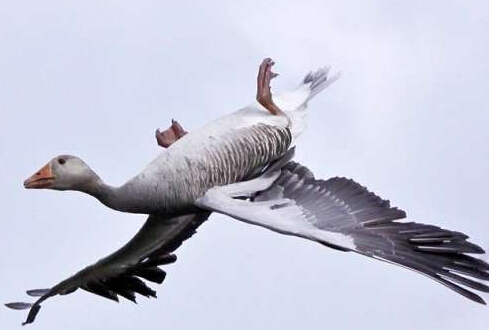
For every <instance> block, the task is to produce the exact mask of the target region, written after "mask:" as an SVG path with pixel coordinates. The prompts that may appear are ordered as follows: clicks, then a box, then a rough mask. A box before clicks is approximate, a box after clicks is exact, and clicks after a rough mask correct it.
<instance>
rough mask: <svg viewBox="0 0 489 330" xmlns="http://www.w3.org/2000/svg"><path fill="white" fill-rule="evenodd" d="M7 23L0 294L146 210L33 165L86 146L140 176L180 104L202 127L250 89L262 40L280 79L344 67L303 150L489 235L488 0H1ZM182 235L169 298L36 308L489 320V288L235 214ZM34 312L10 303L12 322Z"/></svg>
mask: <svg viewBox="0 0 489 330" xmlns="http://www.w3.org/2000/svg"><path fill="white" fill-rule="evenodd" d="M68 3H69V4H68ZM340 3H341V4H340ZM367 3H368V5H367ZM0 38H1V39H0V40H1V43H0V113H1V117H0V119H1V120H0V123H1V124H0V125H1V131H0V132H1V133H0V134H1V139H0V159H1V161H0V166H1V167H0V196H1V205H2V208H1V210H0V218H1V222H0V223H1V225H0V249H1V251H2V253H1V254H0V266H1V269H2V271H1V272H0V282H1V283H2V286H1V288H0V301H1V302H10V301H18V300H23V299H25V297H26V296H25V295H24V290H25V289H32V288H43V287H49V286H51V285H53V284H55V283H57V282H58V281H59V280H62V279H64V278H65V277H67V276H68V275H71V274H73V273H74V272H76V271H77V270H79V269H81V268H82V267H84V266H86V265H87V264H89V263H92V262H93V261H96V260H97V259H99V258H100V257H102V256H104V255H106V254H108V253H110V252H112V251H113V250H115V249H116V248H118V247H119V246H121V245H122V244H124V243H125V241H126V240H128V239H129V238H130V237H132V235H133V234H134V233H135V232H136V231H137V229H138V228H139V227H140V226H141V225H142V223H143V220H144V217H143V216H138V215H126V214H122V213H117V212H114V211H111V210H109V209H107V208H105V207H104V206H102V205H101V204H99V203H98V202H97V201H96V200H94V199H93V198H91V197H89V196H84V195H81V194H79V193H73V192H65V193H62V192H53V191H27V190H25V189H23V187H22V182H23V180H24V179H25V178H26V177H27V176H29V175H31V174H32V173H33V172H34V171H35V170H37V169H38V168H39V167H41V166H42V165H44V164H45V163H46V162H47V161H48V160H49V159H51V158H52V157H53V156H55V155H58V154H62V153H70V154H75V155H78V156H80V157H82V158H83V159H84V160H85V161H86V162H87V163H88V164H90V165H91V166H92V167H93V168H94V169H95V170H96V171H97V172H98V173H99V174H100V175H101V177H102V178H103V179H104V180H105V181H106V182H108V183H111V184H121V183H123V182H124V181H125V180H127V179H129V178H130V177H132V176H133V175H134V174H136V173H137V172H138V171H140V170H141V169H142V168H143V167H144V166H145V165H146V164H147V163H149V162H150V161H151V160H152V159H153V158H154V157H155V156H156V155H157V154H158V152H160V150H159V148H158V147H157V146H156V143H155V141H154V137H153V134H154V130H155V129H156V128H157V127H166V126H167V125H168V124H169V122H170V119H171V118H176V119H178V120H179V121H180V122H181V123H182V125H183V126H184V127H185V128H186V129H188V130H190V131H191V130H192V129H194V128H196V127H198V126H200V125H203V124H204V123H206V122H207V121H208V120H210V119H212V118H217V117H219V116H222V115H224V114H227V113H229V112H231V111H234V110H236V109H238V108H239V107H242V106H244V105H246V104H247V103H249V102H251V101H252V100H253V98H254V95H255V77H256V70H257V65H258V64H259V62H260V61H261V59H262V58H263V57H265V56H271V57H273V59H274V60H275V61H276V62H277V65H276V69H275V70H276V71H277V72H279V73H280V74H281V75H280V77H279V78H277V80H276V81H275V82H274V86H273V89H274V90H284V89H286V88H290V87H294V86H296V85H297V84H298V82H299V81H300V80H301V79H302V77H303V76H304V75H305V74H306V73H307V72H308V71H309V70H311V69H315V68H317V67H320V66H323V65H325V64H330V65H332V67H333V70H335V71H341V72H342V74H343V76H342V78H341V79H340V80H339V81H338V82H336V83H335V84H334V85H332V86H331V87H330V88H328V89H327V90H326V91H325V92H323V93H322V94H320V95H319V96H318V97H316V98H315V99H314V100H313V101H312V102H311V103H310V107H309V112H310V113H309V127H308V130H307V131H306V132H305V133H304V135H303V136H302V137H301V139H300V140H299V141H298V151H297V160H298V161H300V162H301V163H303V164H305V165H307V166H309V167H310V168H311V170H313V171H314V173H315V174H316V176H317V177H319V178H325V179H326V178H328V177H331V176H336V175H339V176H347V177H351V178H354V179H355V180H356V181H358V182H360V183H362V184H363V185H366V186H367V187H369V188H370V189H371V190H373V191H374V192H376V193H377V194H379V195H380V196H382V197H383V198H386V199H390V200H391V203H392V204H394V205H396V206H398V207H400V208H402V209H404V210H406V211H407V213H408V216H409V218H410V219H411V220H415V221H419V222H428V223H434V224H438V225H441V226H444V227H447V228H450V229H454V230H459V231H463V232H465V233H467V234H468V235H470V236H471V237H472V239H473V241H474V242H476V243H478V244H480V245H482V246H483V247H484V248H486V249H487V248H489V234H488V232H489V219H488V216H487V203H488V200H489V192H488V190H487V186H488V184H489V174H488V172H487V169H488V168H489V144H488V137H489V133H488V127H489V106H488V104H489V101H488V90H489V82H488V78H487V76H488V72H489V60H488V59H489V4H488V2H487V1H479V2H477V1H457V2H455V1H454V2H453V3H451V2H449V1H429V2H427V1H404V2H402V3H401V2H398V1H369V2H366V1H361V2H360V1H352V2H349V1H341V2H340V1H338V2H335V3H333V2H329V1H324V0H319V1H308V0H301V1H291V2H290V3H286V2H285V1H275V2H267V1H241V2H240V3H239V4H238V3H236V4H233V5H231V4H224V2H210V1H202V2H200V4H195V3H191V2H186V1H175V2H171V4H168V3H167V2H165V3H164V2H160V1H137V2H127V3H125V2H123V1H104V4H100V3H99V1H80V2H78V3H77V4H74V2H72V1H70V2H66V1H42V2H41V1H10V2H7V1H4V2H3V3H2V6H1V8H0ZM177 254H178V257H179V259H178V261H177V263H175V264H174V265H170V266H168V267H166V270H167V271H168V277H167V279H166V280H165V282H164V284H163V285H161V286H159V287H157V292H158V297H159V298H158V299H157V300H147V299H144V298H143V299H139V304H138V305H133V304H132V303H130V302H126V301H122V302H121V303H119V304H116V303H113V302H110V301H107V300H105V299H102V298H99V297H96V296H93V295H90V294H88V293H85V292H82V291H80V292H77V293H75V294H72V295H69V296H63V297H57V298H55V299H52V300H50V301H47V302H46V303H45V304H44V305H43V308H42V310H41V312H40V314H39V317H38V319H37V320H36V323H35V324H34V325H33V328H36V329H39V330H41V329H194V328H199V329H259V328H262V329H306V328H315V329H318V328H321V329H335V330H336V329H382V330H385V329H397V330H403V329H406V330H408V329H409V330H412V329H444V330H449V329H471V330H475V329H487V324H489V309H488V307H485V306H481V305H477V304H475V303H473V302H471V301H469V300H467V299H465V298H463V297H461V296H459V295H457V294H455V293H453V292H452V291H450V290H448V289H446V288H445V287H443V286H442V285H439V284H437V283H435V282H433V281H431V280H429V279H427V278H425V277H422V276H420V275H418V274H416V273H413V272H409V271H407V270H405V269H402V268H398V267H394V266H392V265H388V264H384V263H381V262H378V261H375V260H370V259H368V258H365V257H362V256H357V255H354V254H351V253H340V252H337V251H333V250H329V249H327V248H325V247H323V246H321V245H319V244H314V243H312V242H309V241H306V240H303V239H299V238H292V237H285V236H280V235H278V234H276V233H273V232H270V231H267V230H265V229H262V228H259V227H253V226H249V225H247V224H244V223H240V222H238V221H235V220H232V219H230V218H227V217H225V216H220V215H213V216H212V217H211V219H210V220H209V221H208V222H207V223H205V224H204V225H203V226H202V227H201V228H200V229H199V231H198V234H197V235H195V236H194V237H193V238H192V239H191V240H189V241H187V242H186V243H185V244H184V245H183V246H182V247H181V248H180V249H179V250H178V251H177ZM486 260H487V259H486ZM153 287H155V286H153ZM485 298H486V299H487V298H489V297H488V295H486V296H485ZM27 299H28V298H27ZM25 317H26V313H25V312H16V311H11V310H7V309H6V308H3V307H2V308H0V327H1V328H2V329H16V328H18V327H20V323H21V322H22V321H24V319H25Z"/></svg>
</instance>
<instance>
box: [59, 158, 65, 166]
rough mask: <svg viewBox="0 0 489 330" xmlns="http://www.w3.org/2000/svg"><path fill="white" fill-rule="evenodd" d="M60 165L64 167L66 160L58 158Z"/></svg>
mask: <svg viewBox="0 0 489 330" xmlns="http://www.w3.org/2000/svg"><path fill="white" fill-rule="evenodd" d="M58 163H59V164H60V165H63V164H64V163H66V159H64V158H58Z"/></svg>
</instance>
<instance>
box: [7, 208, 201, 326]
mask: <svg viewBox="0 0 489 330" xmlns="http://www.w3.org/2000/svg"><path fill="white" fill-rule="evenodd" d="M209 215H210V213H209V212H201V213H197V214H191V215H184V216H179V217H173V218H162V217H158V216H154V215H150V216H149V218H148V220H147V221H146V222H145V224H144V225H143V227H142V228H141V229H140V230H139V231H138V233H137V234H136V235H135V236H134V237H133V238H132V239H131V240H130V241H129V242H128V243H127V244H126V245H124V246H123V247H122V248H120V249H119V250H117V251H116V252H114V253H112V254H111V255H109V256H107V257H106V258H103V259H101V260H99V261H98V262H96V263H95V264H93V265H90V266H88V267H86V268H85V269H83V270H81V271H79V272H78V273H76V274H75V275H73V276H71V277H69V278H68V279H66V280H64V281H62V282H60V283H59V284H57V285H55V286H54V287H52V288H51V289H36V290H29V291H27V294H28V295H30V296H39V297H40V298H39V299H38V300H37V301H36V302H34V303H33V304H30V303H9V304H6V306H7V307H9V308H12V309H28V308H30V311H29V314H28V316H27V320H26V321H25V322H24V323H23V324H28V323H32V322H34V320H35V318H36V315H37V313H38V312H39V309H40V308H41V305H40V304H41V302H43V301H44V300H46V299H48V298H49V297H52V296H55V295H57V294H60V295H64V294H69V293H72V292H74V291H76V290H77V289H78V288H81V289H83V290H85V291H88V292H91V293H94V294H97V295H99V296H102V297H104V298H107V299H110V300H114V301H118V300H119V299H118V297H119V296H120V297H124V298H126V299H128V300H131V301H133V302H136V295H135V294H136V293H137V294H140V295H142V296H145V297H154V298H156V292H155V291H154V290H152V289H151V288H149V287H148V286H147V285H146V283H145V282H144V281H143V280H147V281H150V282H155V283H158V284H160V283H162V282H163V280H164V279H165V277H166V273H165V271H163V270H162V269H161V268H159V266H161V265H165V264H169V263H173V262H175V261H176V256H175V255H174V254H172V252H173V251H175V250H176V249H177V248H178V247H179V246H180V245H181V244H182V242H183V241H185V240H186V239H188V238H190V237H191V236H192V235H193V234H194V233H195V231H196V229H197V227H199V226H200V225H201V224H202V223H203V222H204V221H205V220H206V219H207V218H208V217H209Z"/></svg>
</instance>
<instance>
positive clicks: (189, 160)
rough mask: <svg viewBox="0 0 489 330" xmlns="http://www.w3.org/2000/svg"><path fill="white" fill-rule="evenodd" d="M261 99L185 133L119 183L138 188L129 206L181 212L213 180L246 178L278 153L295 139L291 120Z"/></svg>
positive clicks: (132, 209)
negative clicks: (271, 111) (265, 106)
mask: <svg viewBox="0 0 489 330" xmlns="http://www.w3.org/2000/svg"><path fill="white" fill-rule="evenodd" d="M260 107H261V106H260V105H259V104H256V105H251V106H249V107H246V108H244V109H241V110H239V111H236V112H234V113H232V114H231V115H229V116H226V117H223V118H220V119H217V120H215V121H213V122H211V123H210V124H209V125H206V126H204V127H202V128H200V129H197V130H195V131H193V132H190V133H188V134H186V135H185V136H184V137H182V138H181V139H179V140H178V141H176V142H175V143H174V144H172V145H171V146H170V147H169V148H168V149H167V150H165V151H163V152H162V153H161V154H160V155H159V156H158V157H157V158H156V159H155V160H153V161H152V162H151V163H150V164H149V165H148V166H147V167H146V168H145V169H143V171H141V172H140V173H139V174H138V175H136V176H135V177H134V178H132V179H131V180H129V181H128V182H127V183H126V184H124V185H123V186H122V187H121V189H122V190H125V191H137V192H138V193H137V194H134V193H131V196H133V197H134V199H132V200H130V201H126V203H125V209H124V211H126V212H136V213H146V214H182V213H188V212H190V211H193V210H194V207H193V206H194V204H195V201H196V199H197V198H199V197H202V196H203V195H204V194H205V193H206V191H208V190H209V189H210V188H212V187H214V186H222V185H227V184H230V183H235V182H239V181H242V180H243V179H245V178H246V177H249V176H250V175H252V174H253V173H256V172H258V171H260V170H262V169H263V168H264V167H266V166H267V165H268V164H270V163H271V162H273V161H274V160H275V159H277V158H278V157H280V156H281V155H282V154H283V153H284V152H285V151H287V149H288V148H289V147H290V145H291V142H292V135H291V128H290V125H293V124H294V123H291V122H290V120H289V119H288V117H286V116H274V115H271V114H269V113H268V112H267V111H266V110H265V109H263V108H260Z"/></svg>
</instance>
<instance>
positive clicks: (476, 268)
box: [197, 162, 489, 303]
mask: <svg viewBox="0 0 489 330" xmlns="http://www.w3.org/2000/svg"><path fill="white" fill-rule="evenodd" d="M237 197H241V198H238V199H236V198H237ZM242 197H248V198H249V200H243V199H242ZM197 204H198V205H199V206H201V207H204V208H207V209H209V210H212V211H216V212H220V213H224V214H227V215H229V216H231V217H233V218H236V219H238V220H242V221H245V222H248V223H251V224H255V225H258V226H262V227H266V228H268V229H271V230H273V231H276V232H279V233H282V234H286V235H294V236H299V237H303V238H307V239H310V240H313V241H317V242H319V243H321V244H324V245H326V246H329V247H332V248H335V249H338V250H341V251H355V252H357V253H360V254H363V255H366V256H369V257H373V258H375V259H379V260H383V261H387V262H389V263H393V264H397V265H400V266H403V267H405V268H408V269H411V270H414V271H417V272H419V273H421V274H423V275H426V276H428V277H430V278H432V279H434V280H436V281H438V282H439V283H441V284H444V285H446V286H447V287H449V288H450V289H452V290H454V291H456V292H458V293H459V294H461V295H463V296H465V297H467V298H469V299H471V300H473V301H476V302H478V303H485V302H484V300H483V299H482V298H481V297H479V296H478V295H476V294H475V293H473V292H472V291H469V290H467V289H466V288H464V287H463V286H465V287H468V288H470V289H473V290H478V291H482V292H489V287H488V286H487V285H485V284H483V283H481V282H478V281H475V280H474V279H479V280H483V281H489V264H487V263H486V262H484V261H482V260H480V259H476V258H474V257H471V256H469V255H468V254H472V253H475V254H478V253H484V250H483V249H482V248H480V247H479V246H477V245H475V244H473V243H470V242H468V241H467V239H468V236H467V235H465V234H462V233H460V232H456V231H450V230H446V229H442V228H439V227H437V226H433V225H426V224H421V223H415V222H400V221H398V220H400V219H404V218H405V217H406V213H405V212H404V211H402V210H399V209H397V208H395V207H391V206H390V204H389V201H387V200H383V199H381V198H380V197H378V196H376V195H375V194H374V193H372V192H369V191H368V190H367V189H366V188H365V187H363V186H361V185H359V184H358V183H356V182H354V181H353V180H349V179H345V178H331V179H329V180H327V181H324V180H316V179H315V178H314V175H313V174H312V173H311V172H310V171H309V170H308V169H307V168H306V167H304V166H301V165H299V164H297V163H294V162H290V163H288V164H287V165H286V166H285V167H283V168H282V170H281V171H280V172H275V174H270V173H267V174H265V175H262V176H261V177H259V178H257V179H254V180H251V181H247V182H242V183H236V184H232V185H228V186H224V187H215V188H212V189H210V190H209V191H208V192H207V193H206V195H205V196H204V197H202V198H201V199H199V200H198V203H197Z"/></svg>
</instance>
